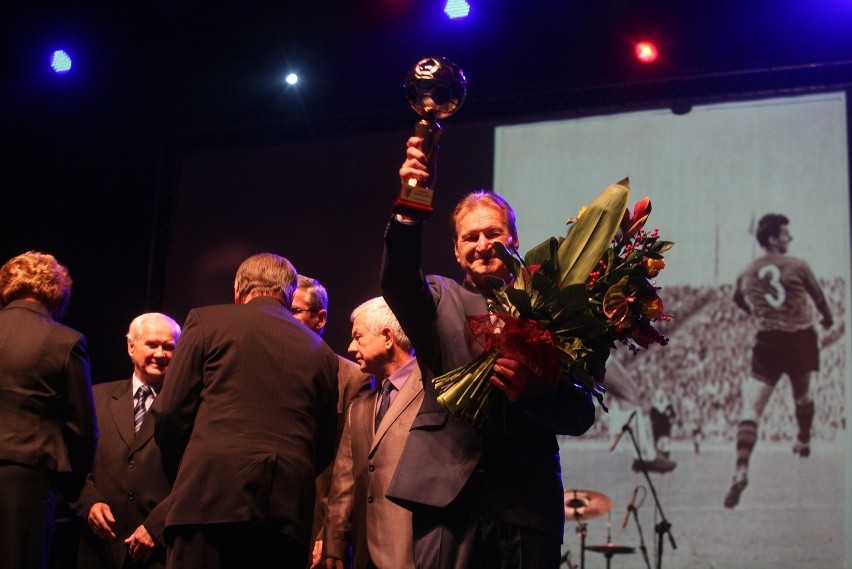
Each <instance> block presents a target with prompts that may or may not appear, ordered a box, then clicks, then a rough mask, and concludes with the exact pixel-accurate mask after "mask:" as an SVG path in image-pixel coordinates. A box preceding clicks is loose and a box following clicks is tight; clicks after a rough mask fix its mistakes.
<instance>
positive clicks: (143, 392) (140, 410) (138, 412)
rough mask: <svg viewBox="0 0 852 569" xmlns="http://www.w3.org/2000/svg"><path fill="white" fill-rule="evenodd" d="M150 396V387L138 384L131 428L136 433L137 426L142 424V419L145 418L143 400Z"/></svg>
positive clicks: (137, 430)
mask: <svg viewBox="0 0 852 569" xmlns="http://www.w3.org/2000/svg"><path fill="white" fill-rule="evenodd" d="M150 396H151V388H150V387H148V386H147V385H141V386H139V389H137V390H136V406H135V407H134V408H133V429H134V430H135V431H136V432H137V433H138V432H139V427H141V426H142V419H144V418H145V412H146V411H147V409H146V408H145V402H146V401H148V398H149V397H150Z"/></svg>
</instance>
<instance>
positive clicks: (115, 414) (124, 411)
mask: <svg viewBox="0 0 852 569" xmlns="http://www.w3.org/2000/svg"><path fill="white" fill-rule="evenodd" d="M132 385H133V383H132V381H131V380H129V379H128V380H127V381H122V382H120V383H119V384H118V385H116V388H115V389H114V390H113V392H112V394H111V395H110V401H109V412H110V414H111V415H112V420H113V421H114V422H115V430H116V431H118V434H119V436H120V437H121V440H123V441H124V444H126V445H127V446H128V448H129V447H130V445H131V444H133V439H134V438H135V437H136V433H135V432H133V395H132V394H131V393H130V391H131V387H132Z"/></svg>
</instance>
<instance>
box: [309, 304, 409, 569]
mask: <svg viewBox="0 0 852 569" xmlns="http://www.w3.org/2000/svg"><path fill="white" fill-rule="evenodd" d="M349 353H350V354H351V355H352V357H353V358H355V360H356V361H357V362H358V365H359V366H360V367H361V370H362V371H364V372H366V373H369V374H371V375H373V376H374V377H375V378H376V380H377V383H378V385H377V386H376V388H375V389H374V390H373V391H371V392H369V393H365V394H363V395H361V396H359V397H357V398H356V399H355V401H353V402H352V405H351V406H350V407H349V412H348V413H347V416H346V425H345V426H344V428H343V438H342V439H341V440H340V446H339V448H338V449H337V456H336V457H335V460H334V471H333V472H334V474H333V476H332V482H331V492H330V494H329V497H328V515H327V517H326V523H325V541H324V545H323V552H324V555H323V557H324V565H323V567H325V568H326V569H343V567H344V562H345V560H346V556H347V550H348V549H349V547H350V546H351V547H352V551H353V565H352V566H353V567H354V568H355V569H369V568H370V567H393V568H394V569H407V568H410V569H413V568H414V549H413V545H412V542H413V534H412V529H411V512H409V511H408V510H406V509H405V508H403V507H402V506H399V505H398V504H394V503H393V502H391V501H390V500H388V499H387V498H386V497H385V492H386V490H387V488H388V484H389V483H390V480H391V477H392V476H393V473H394V471H395V470H396V466H397V463H398V462H399V456H400V454H401V453H402V449H403V448H404V447H405V442H406V440H407V439H408V431H409V429H410V428H411V424H412V422H413V421H414V417H415V416H416V415H417V411H418V409H420V404H421V402H422V400H423V384H422V382H421V379H420V378H421V376H420V369H419V368H418V367H417V360H415V359H414V352H413V351H412V349H411V342H410V341H409V339H408V337H407V336H406V335H405V332H403V331H402V327H401V326H400V325H399V322H397V320H396V317H395V316H394V314H393V312H391V309H390V308H389V307H388V305H387V303H386V302H385V301H384V299H383V298H381V297H377V298H373V299H372V300H368V301H367V302H365V303H363V304H361V305H360V306H359V307H358V308H356V309H355V310H354V311H353V312H352V342H351V343H350V344H349Z"/></svg>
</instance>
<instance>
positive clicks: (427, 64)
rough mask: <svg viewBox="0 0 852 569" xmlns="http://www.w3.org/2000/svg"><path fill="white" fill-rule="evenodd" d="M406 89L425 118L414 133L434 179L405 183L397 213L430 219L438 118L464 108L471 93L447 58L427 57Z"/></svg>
mask: <svg viewBox="0 0 852 569" xmlns="http://www.w3.org/2000/svg"><path fill="white" fill-rule="evenodd" d="M404 87H405V97H406V98H407V99H408V104H410V105H411V108H412V109H414V110H415V111H417V114H419V115H420V117H421V119H420V121H419V122H418V123H417V124H416V125H415V126H414V134H415V136H419V137H420V138H421V139H422V140H423V153H424V154H426V158H427V164H428V165H429V173H430V179H429V181H427V182H422V181H420V180H417V179H416V178H409V179H407V180H403V183H402V188H401V189H400V193H399V198H398V199H397V201H396V203H395V204H394V207H393V211H394V213H399V214H403V215H406V216H408V217H413V218H416V219H426V218H428V217H429V216H430V215H431V214H432V188H431V186H432V185H434V180H435V155H436V154H437V149H438V141H439V139H440V138H441V125H439V124H438V121H437V119H445V118H447V117H449V116H450V115H452V114H453V113H455V112H456V111H457V110H458V109H459V107H461V105H462V103H463V102H464V98H465V95H466V94H467V79H465V77H464V73H463V72H462V70H461V69H460V68H459V66H458V65H456V64H455V63H453V62H452V61H449V60H448V59H445V58H443V57H426V58H424V59H421V60H420V61H418V62H417V63H416V64H415V65H414V67H412V68H411V70H410V71H409V72H408V74H407V75H406V77H405V83H404Z"/></svg>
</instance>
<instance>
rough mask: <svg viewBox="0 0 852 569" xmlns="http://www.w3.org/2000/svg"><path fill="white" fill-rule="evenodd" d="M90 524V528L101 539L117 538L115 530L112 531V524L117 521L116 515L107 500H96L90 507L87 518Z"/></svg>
mask: <svg viewBox="0 0 852 569" xmlns="http://www.w3.org/2000/svg"><path fill="white" fill-rule="evenodd" d="M86 521H87V522H88V524H89V529H91V530H92V533H94V534H95V535H96V536H98V537H99V538H101V539H115V532H113V531H112V525H113V524H114V523H115V517H114V516H113V515H112V510H110V509H109V505H108V504H107V503H106V502H95V503H94V504H92V507H91V508H89V515H88V517H87V518H86Z"/></svg>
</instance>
